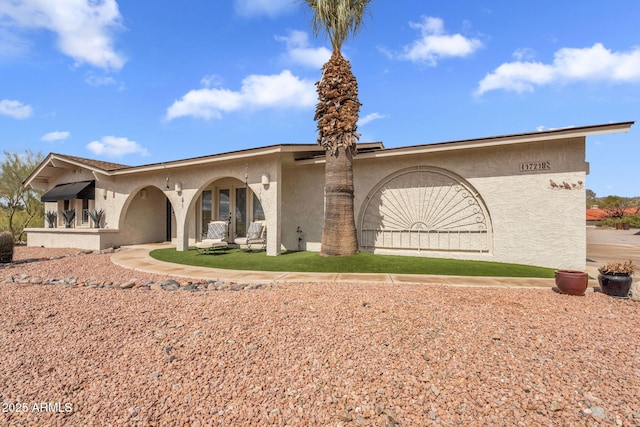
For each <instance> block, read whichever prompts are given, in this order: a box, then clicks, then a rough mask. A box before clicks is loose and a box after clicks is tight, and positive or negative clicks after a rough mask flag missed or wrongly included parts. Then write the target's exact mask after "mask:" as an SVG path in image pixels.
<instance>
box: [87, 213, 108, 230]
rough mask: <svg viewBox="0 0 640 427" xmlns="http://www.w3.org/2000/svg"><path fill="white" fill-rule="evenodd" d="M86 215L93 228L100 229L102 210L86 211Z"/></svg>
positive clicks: (102, 216)
mask: <svg viewBox="0 0 640 427" xmlns="http://www.w3.org/2000/svg"><path fill="white" fill-rule="evenodd" d="M87 213H88V214H89V216H90V217H91V220H92V221H93V228H100V227H101V225H102V219H103V218H104V209H100V210H97V209H94V210H92V211H87Z"/></svg>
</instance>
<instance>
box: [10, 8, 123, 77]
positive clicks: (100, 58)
mask: <svg viewBox="0 0 640 427" xmlns="http://www.w3.org/2000/svg"><path fill="white" fill-rule="evenodd" d="M120 21H121V16H120V11H119V9H118V3H117V2H116V0H100V1H96V0H46V1H44V0H22V1H19V2H16V1H8V2H7V1H3V2H0V25H2V26H4V27H10V28H17V29H32V28H35V29H46V30H49V31H51V32H53V33H55V34H56V35H57V36H58V40H57V44H58V48H59V49H60V50H61V51H62V52H63V53H64V54H65V55H68V56H70V57H72V58H73V59H74V60H75V61H76V64H77V65H80V64H83V63H87V64H90V65H93V66H94V67H98V68H105V69H113V70H119V69H120V68H122V66H123V65H124V63H125V58H124V56H123V55H122V54H120V53H118V52H116V51H115V50H114V47H113V33H114V31H115V30H117V29H121V28H122V26H121V24H120Z"/></svg>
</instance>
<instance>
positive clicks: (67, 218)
mask: <svg viewBox="0 0 640 427" xmlns="http://www.w3.org/2000/svg"><path fill="white" fill-rule="evenodd" d="M60 213H61V214H62V219H63V220H64V228H71V224H72V223H73V220H74V219H75V218H76V210H75V209H65V210H61V211H60Z"/></svg>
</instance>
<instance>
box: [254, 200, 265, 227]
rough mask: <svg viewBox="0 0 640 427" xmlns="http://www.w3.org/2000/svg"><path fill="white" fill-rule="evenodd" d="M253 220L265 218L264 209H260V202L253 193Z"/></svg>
mask: <svg viewBox="0 0 640 427" xmlns="http://www.w3.org/2000/svg"><path fill="white" fill-rule="evenodd" d="M252 218H253V221H264V220H265V219H266V218H265V217H264V210H263V209H262V204H261V203H260V199H258V196H256V194H255V193H253V216H252Z"/></svg>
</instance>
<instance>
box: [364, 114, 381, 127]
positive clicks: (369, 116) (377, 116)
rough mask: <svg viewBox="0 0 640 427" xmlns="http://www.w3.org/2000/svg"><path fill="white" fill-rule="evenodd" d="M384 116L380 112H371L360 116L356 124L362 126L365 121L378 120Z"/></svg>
mask: <svg viewBox="0 0 640 427" xmlns="http://www.w3.org/2000/svg"><path fill="white" fill-rule="evenodd" d="M384 118H385V116H384V115H382V114H380V113H371V114H367V115H366V116H364V117H361V118H360V120H358V126H364V125H366V124H367V123H370V122H372V121H374V120H379V119H384Z"/></svg>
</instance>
